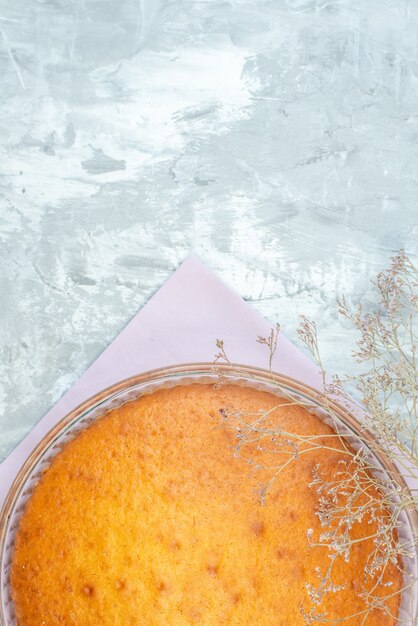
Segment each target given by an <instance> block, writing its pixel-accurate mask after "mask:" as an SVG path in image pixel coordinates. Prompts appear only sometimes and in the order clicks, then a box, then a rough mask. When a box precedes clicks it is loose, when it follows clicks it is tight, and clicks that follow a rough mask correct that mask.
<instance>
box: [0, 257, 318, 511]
mask: <svg viewBox="0 0 418 626" xmlns="http://www.w3.org/2000/svg"><path fill="white" fill-rule="evenodd" d="M271 326H272V324H271V323H270V322H268V321H267V320H265V319H264V318H263V317H262V316H261V315H260V314H259V313H258V312H257V311H256V310H255V309H254V308H253V307H252V306H251V305H250V304H248V303H246V302H244V300H243V299H242V298H241V297H240V296H239V295H238V294H237V293H235V292H234V291H233V290H232V289H230V288H229V287H227V286H226V285H225V284H224V283H223V282H222V281H221V280H220V279H219V278H218V277H217V276H216V275H215V274H213V273H212V272H211V271H210V270H209V269H208V268H207V267H206V266H205V265H204V264H203V263H202V262H201V261H200V260H199V259H198V258H197V257H196V256H195V255H191V256H189V257H188V258H187V259H186V260H185V261H184V262H183V263H182V265H180V267H179V268H178V269H177V270H176V271H175V272H174V274H173V275H172V276H171V277H170V278H169V279H168V280H167V281H166V283H165V284H164V285H163V286H162V287H161V288H160V289H159V290H158V291H157V293H156V294H155V295H154V296H153V297H152V298H151V299H150V300H149V301H148V302H147V304H146V305H145V306H144V307H143V308H142V309H141V310H140V311H139V312H138V313H137V314H136V315H135V317H134V318H133V319H132V320H131V321H130V322H129V323H128V325H127V326H126V327H125V328H124V329H123V330H122V332H121V333H120V334H119V335H118V336H117V337H116V339H115V340H114V341H113V342H112V343H111V344H110V346H109V347H108V348H106V350H105V351H104V352H103V353H102V354H101V355H100V356H99V358H98V359H97V360H96V361H95V362H94V363H93V364H92V365H91V366H90V367H89V368H88V369H87V371H86V372H85V373H84V374H83V376H82V377H81V378H80V379H79V380H78V381H77V382H76V383H75V384H74V385H73V386H72V387H71V389H69V390H68V391H67V393H65V394H64V395H63V397H62V398H61V399H60V400H59V401H58V402H57V403H56V404H55V406H53V407H52V409H50V411H48V413H47V414H46V415H45V416H44V417H43V418H42V419H41V420H40V422H39V423H38V424H37V425H36V426H35V427H34V428H33V430H32V431H31V432H30V433H29V434H28V435H27V436H26V437H25V438H24V439H23V441H21V443H20V444H19V445H18V446H17V447H16V448H15V449H14V450H13V451H12V452H11V454H10V455H9V456H8V457H7V458H6V459H5V460H4V461H3V462H2V463H1V465H0V507H1V505H2V504H3V502H4V499H5V497H6V494H7V492H8V490H9V488H10V486H11V484H12V482H13V480H14V478H15V476H16V474H17V472H18V471H19V468H20V467H21V465H22V464H23V462H24V461H25V459H26V458H27V456H28V455H29V454H30V452H31V451H32V450H33V448H34V447H35V446H36V445H37V444H38V442H39V441H40V440H41V439H42V437H43V436H44V435H45V434H46V433H47V432H48V431H49V430H50V429H51V428H52V427H53V426H54V425H55V424H56V423H57V422H58V421H59V420H60V419H61V418H62V417H64V415H66V414H67V413H68V412H69V411H70V410H72V409H74V408H75V407H76V406H78V405H79V404H80V403H81V402H83V401H84V400H86V399H87V398H89V397H90V396H92V395H93V394H95V393H96V392H98V391H100V390H101V389H104V388H105V387H108V386H109V385H111V384H113V383H115V382H117V381H119V380H122V379H124V378H127V377H129V376H133V375H134V374H139V373H142V372H145V371H147V370H151V369H154V368H157V367H162V366H165V365H174V364H179V363H186V362H199V361H210V362H212V361H213V358H214V354H215V352H216V351H217V349H216V339H218V338H219V339H223V340H224V341H225V345H226V347H227V352H228V356H229V358H230V359H231V361H234V362H236V363H243V364H246V365H254V366H259V367H267V366H268V351H267V349H266V347H265V346H262V345H260V344H258V343H257V342H256V339H257V336H258V335H262V336H265V335H268V333H269V331H270V328H271ZM273 367H274V369H275V370H276V371H278V372H280V373H282V374H287V375H288V376H292V377H294V378H297V379H299V380H301V381H303V382H305V383H307V384H308V385H311V386H314V387H318V386H319V385H320V379H319V375H318V372H317V367H316V365H315V364H314V363H313V362H312V361H311V360H310V359H309V358H308V357H307V356H305V355H304V354H303V353H302V352H301V351H300V350H299V349H298V348H296V347H295V346H294V345H293V344H292V343H291V342H290V341H289V340H288V339H287V338H286V337H285V336H284V335H283V334H280V338H279V343H278V348H277V351H276V354H275V357H274V362H273Z"/></svg>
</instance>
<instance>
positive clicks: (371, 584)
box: [215, 252, 418, 626]
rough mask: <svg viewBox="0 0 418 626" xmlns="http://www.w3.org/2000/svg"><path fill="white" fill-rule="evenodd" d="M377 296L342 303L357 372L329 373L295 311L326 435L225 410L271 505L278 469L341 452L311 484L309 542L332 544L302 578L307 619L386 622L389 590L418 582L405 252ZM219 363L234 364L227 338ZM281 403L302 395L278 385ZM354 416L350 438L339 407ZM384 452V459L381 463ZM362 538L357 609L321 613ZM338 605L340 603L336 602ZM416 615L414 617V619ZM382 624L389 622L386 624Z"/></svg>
mask: <svg viewBox="0 0 418 626" xmlns="http://www.w3.org/2000/svg"><path fill="white" fill-rule="evenodd" d="M372 283H373V285H374V287H375V288H376V291H377V294H378V306H377V308H376V310H373V311H365V310H364V309H363V307H362V305H359V306H358V307H357V309H356V310H355V311H351V310H350V308H349V307H348V305H347V303H346V300H345V299H344V298H342V299H341V300H340V301H339V302H338V310H339V312H340V314H341V315H342V316H343V317H344V318H346V319H347V320H348V321H349V322H351V324H352V325H353V326H354V328H355V329H356V330H357V331H358V333H359V339H358V341H357V345H356V349H355V350H354V352H353V358H354V360H355V363H356V369H357V373H356V375H355V376H344V377H342V376H333V377H332V378H329V377H328V376H327V374H326V371H325V368H324V366H323V363H322V360H321V355H320V350H319V342H318V333H317V328H316V325H315V322H313V321H311V320H309V319H308V318H306V317H305V316H301V324H300V327H299V329H298V336H299V338H300V340H301V341H302V343H303V344H304V345H305V346H306V347H307V349H308V351H309V352H310V354H311V356H312V357H313V359H314V360H315V362H316V363H317V365H318V368H319V371H320V373H321V376H322V385H323V389H322V391H321V392H318V396H317V400H318V403H319V404H320V405H322V406H323V407H325V409H326V413H327V415H328V417H329V418H330V419H331V421H332V424H333V428H334V430H333V432H332V433H331V434H329V435H327V436H324V434H321V435H318V434H315V433H312V434H308V435H306V434H305V435H300V434H297V433H294V432H293V433H292V432H288V431H285V430H283V429H281V428H279V427H278V426H277V424H274V423H272V421H271V420H270V414H271V411H269V412H265V411H260V413H259V414H251V415H250V414H241V413H240V414H238V413H233V412H232V413H226V412H224V413H223V415H222V416H221V418H222V423H223V424H225V425H226V426H228V428H231V429H233V431H234V432H235V435H236V441H237V443H236V446H235V454H236V455H237V456H240V457H241V458H243V459H244V460H245V461H246V462H247V463H248V464H249V465H250V466H251V467H252V469H253V471H254V472H259V473H260V474H261V475H262V476H263V477H264V479H263V480H262V481H260V482H259V495H260V498H261V500H262V502H263V503H264V502H267V497H268V494H269V491H270V490H271V488H272V486H273V485H274V483H275V481H276V480H277V479H278V478H279V476H280V474H281V473H282V472H283V471H284V470H285V469H286V468H288V467H289V465H290V464H292V463H297V462H298V461H299V460H300V459H301V458H303V457H304V455H306V454H308V453H312V451H315V450H329V451H332V452H335V453H338V457H339V460H338V467H336V468H335V471H334V472H333V473H330V472H329V468H328V471H327V468H325V467H321V466H320V464H317V465H316V466H315V468H314V470H313V475H312V480H311V482H310V487H311V489H312V490H314V492H315V493H316V497H317V511H316V514H317V517H318V519H319V522H320V527H321V532H320V533H319V535H318V533H315V532H314V531H313V529H307V542H308V544H309V545H310V546H311V547H322V548H324V549H326V550H328V554H329V566H328V567H327V569H326V571H321V570H320V568H315V572H316V575H317V577H318V583H317V584H316V585H313V584H312V583H311V582H307V583H306V589H307V603H306V605H304V606H303V607H301V615H302V617H303V620H304V622H305V624H308V625H312V624H319V623H320V624H356V625H359V626H363V625H366V624H367V623H368V618H369V617H370V616H371V615H375V614H376V611H377V612H380V614H381V616H382V619H383V616H386V617H388V618H390V619H391V620H392V622H391V623H394V622H399V623H401V619H402V618H401V617H400V616H399V615H395V614H394V611H393V606H394V603H393V601H394V596H395V595H396V594H398V595H401V596H404V595H405V594H406V593H411V592H412V591H413V589H414V587H415V583H416V580H415V578H414V577H413V575H412V573H411V568H410V566H409V564H410V562H411V561H412V559H414V558H416V554H417V550H418V537H416V536H410V535H406V534H405V530H404V525H405V519H406V518H405V516H407V515H408V514H409V513H410V512H416V511H417V510H418V495H417V493H416V492H411V491H410V490H409V489H408V487H407V485H406V483H405V480H404V479H406V480H408V479H414V480H418V380H417V367H416V366H417V363H416V352H417V317H418V316H417V313H418V270H417V268H416V267H415V266H414V265H413V263H412V261H411V260H410V259H409V257H408V256H407V255H406V254H405V253H404V252H400V253H399V254H397V255H396V256H395V257H394V258H393V259H391V263H390V266H389V268H388V269H387V270H385V271H383V272H380V273H379V274H378V276H377V278H376V280H375V281H372ZM279 332H280V327H279V325H276V326H275V327H274V328H272V330H271V332H270V334H269V335H268V336H267V337H258V339H257V341H258V343H261V344H263V345H265V346H266V347H267V349H268V354H269V358H268V364H269V365H268V369H269V371H270V373H271V377H272V382H273V384H276V378H275V376H274V372H273V357H274V354H275V352H276V349H277V344H278V337H279ZM217 347H218V349H219V352H218V354H217V355H216V359H215V361H216V363H219V362H224V363H228V364H229V363H230V361H229V358H228V356H227V353H226V350H225V346H224V343H223V342H222V341H220V340H218V342H217ZM280 393H281V395H282V397H284V398H285V403H286V404H283V402H281V404H280V406H281V407H283V406H287V405H288V406H292V405H301V406H304V407H306V406H307V404H306V400H305V399H304V398H303V397H301V396H298V395H296V394H292V393H289V392H286V390H283V388H280ZM338 406H340V407H344V409H345V410H346V411H348V412H350V413H351V414H352V415H354V416H355V418H356V419H357V421H358V422H360V423H361V424H362V428H361V430H360V431H359V432H357V433H356V437H355V440H353V437H352V436H348V434H347V432H345V431H344V429H342V428H341V420H340V414H339V412H338V410H337V408H336V407H338ZM381 459H385V460H386V461H387V463H386V465H385V467H384V468H382V466H381V465H380V461H379V460H381ZM361 521H363V522H366V524H365V525H363V527H365V528H369V531H368V532H367V535H365V536H358V534H356V533H355V532H354V529H358V527H359V524H358V523H359V522H361ZM360 543H363V544H364V545H367V546H369V545H370V546H372V547H371V548H370V550H369V553H368V555H367V560H366V564H365V567H364V571H363V572H362V574H363V584H362V585H360V586H359V588H357V589H354V590H353V593H355V594H356V595H357V597H359V598H361V600H362V606H363V607H364V608H362V610H361V611H359V612H357V613H355V614H351V615H350V614H349V615H341V617H340V618H339V619H338V620H335V619H334V620H332V619H330V618H329V617H328V616H327V614H326V612H325V611H323V609H322V605H323V601H324V598H326V596H327V595H328V594H330V593H332V594H338V592H339V591H341V589H342V586H341V585H339V584H337V583H336V582H335V580H334V578H333V568H334V564H335V563H336V562H339V561H340V559H343V560H345V561H349V560H350V558H351V556H352V552H353V549H355V547H356V546H357V545H358V544H360ZM389 567H396V568H397V569H398V570H399V571H400V572H401V573H402V577H403V585H402V589H400V590H398V591H392V590H391V584H392V583H391V580H390V579H388V577H387V572H388V570H389ZM342 610H343V608H342ZM416 619H417V617H416V616H415V615H414V616H413V617H412V619H411V621H410V622H408V623H414V624H415V621H414V620H416ZM385 623H386V622H385Z"/></svg>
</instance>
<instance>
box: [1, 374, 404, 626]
mask: <svg viewBox="0 0 418 626" xmlns="http://www.w3.org/2000/svg"><path fill="white" fill-rule="evenodd" d="M260 411H268V412H269V419H270V420H271V423H272V424H275V425H276V426H277V425H279V426H280V428H282V429H283V430H284V431H286V430H291V431H292V432H295V433H300V434H308V433H315V434H316V435H319V436H322V437H324V441H326V437H327V435H329V434H330V433H332V431H331V429H330V428H329V427H328V426H326V425H325V424H324V423H323V422H322V421H321V420H320V419H319V418H318V417H317V416H315V415H313V414H311V413H309V412H307V411H306V410H305V409H304V408H302V407H301V406H289V403H288V401H286V400H284V399H280V398H278V397H277V396H275V395H273V394H269V393H266V392H262V391H259V390H256V389H254V388H251V387H243V386H236V385H230V384H224V385H221V386H214V385H203V384H191V385H184V386H183V385H180V386H177V387H174V388H171V389H164V390H160V391H156V392H154V393H153V394H150V395H144V396H142V397H140V398H139V399H137V400H135V401H131V402H129V403H127V404H125V405H123V406H122V407H120V408H117V409H114V410H112V411H110V412H109V413H107V414H106V415H105V416H104V417H102V418H101V419H99V420H97V421H96V422H95V423H94V424H92V425H91V426H90V427H89V428H87V429H86V430H84V431H83V432H82V433H81V434H79V435H78V436H77V437H76V438H75V439H74V440H73V441H72V442H71V443H69V444H68V445H67V446H66V447H65V448H64V449H63V450H62V451H61V452H60V453H59V454H58V455H57V456H56V458H55V459H54V461H53V462H52V464H51V466H50V467H49V469H48V470H47V471H46V473H45V474H44V475H43V477H42V478H41V480H40V482H39V483H38V485H37V486H36V487H35V490H34V493H33V495H32V496H31V499H30V501H29V503H28V506H27V509H26V511H25V513H24V515H23V517H22V519H21V522H20V526H19V530H18V534H17V538H16V544H15V549H14V554H13V563H12V574H11V582H12V595H13V599H14V604H15V609H16V617H17V624H18V626H35V625H36V626H39V625H42V626H53V625H60V624H65V625H66V626H70V625H71V626H72V625H77V626H91V624H95V626H130V625H132V626H140V625H155V626H160V625H161V626H163V625H164V626H166V625H167V624H170V626H177V625H178V626H182V625H187V624H202V625H204V626H212V625H213V626H215V625H216V626H218V625H219V624H225V625H233V626H244V625H248V626H250V625H254V624H257V625H258V626H273V625H274V626H298V625H302V624H304V618H303V616H302V613H301V609H302V608H303V609H304V610H305V611H306V612H307V613H309V611H310V610H311V608H312V607H313V605H312V602H311V600H310V598H309V595H308V593H307V585H309V584H311V585H314V586H317V585H318V574H317V572H316V570H315V568H318V567H319V568H320V569H321V570H325V569H326V568H327V567H329V562H330V559H329V554H328V551H327V550H326V549H324V548H320V547H312V546H309V542H308V540H307V533H308V529H312V531H313V532H314V533H317V532H320V530H321V528H320V521H319V519H318V516H317V515H316V510H317V506H318V496H317V494H316V493H315V491H314V490H313V489H312V488H311V487H310V483H311V481H312V473H313V470H314V468H315V467H316V466H318V464H319V465H320V466H321V467H322V468H323V471H325V472H328V473H329V474H330V475H332V474H333V473H334V472H335V468H336V466H337V464H338V462H339V460H340V459H341V458H342V456H343V449H342V446H340V447H338V445H335V446H333V448H332V449H327V447H326V446H324V448H321V449H318V448H316V449H314V450H312V451H308V450H306V451H304V453H303V454H301V455H300V458H298V459H297V461H296V462H294V463H289V465H288V466H287V467H286V468H285V469H284V470H283V471H282V472H281V473H280V475H278V476H277V477H276V479H275V480H274V481H273V482H272V485H271V489H270V491H269V493H268V496H267V501H266V503H265V504H264V505H263V504H262V503H261V502H260V500H259V498H258V497H257V494H256V490H257V484H258V481H259V479H260V476H262V475H263V472H264V473H265V472H270V474H271V469H269V468H265V469H259V470H257V469H254V464H252V465H251V464H249V463H246V462H245V461H244V459H243V458H242V457H238V458H237V456H236V455H234V447H235V445H236V442H237V439H236V431H235V430H234V429H233V428H230V427H229V426H228V424H225V420H224V419H223V417H224V416H225V415H230V414H231V413H232V414H234V415H237V414H239V415H241V416H244V417H245V419H257V416H258V415H260ZM270 452H271V451H268V453H269V454H270ZM250 453H251V458H252V460H253V461H254V463H255V465H257V455H260V458H261V455H263V454H265V451H264V452H263V451H261V447H260V446H259V445H257V446H253V449H252V450H250ZM353 533H354V535H356V533H357V535H358V537H364V536H369V535H370V536H372V535H373V522H371V520H368V519H367V518H365V519H364V520H363V521H362V522H359V523H357V525H355V527H354V528H353ZM372 548H373V546H372V539H370V540H369V541H360V542H359V543H358V544H357V545H355V546H354V547H353V549H352V550H351V554H350V559H349V561H348V562H345V561H344V559H342V558H339V559H337V560H336V561H335V562H334V565H333V581H334V583H335V584H337V585H343V586H344V588H343V589H340V590H339V591H338V592H335V593H328V594H325V595H324V597H323V599H322V602H321V604H320V606H319V608H320V610H321V612H325V613H326V614H327V619H328V620H331V623H332V620H334V621H335V620H337V619H340V618H342V617H344V616H345V615H355V614H358V616H357V617H355V618H351V619H350V620H349V621H346V622H345V623H347V624H348V625H349V626H350V625H357V624H358V625H360V624H365V625H366V626H392V625H393V624H395V622H396V619H395V617H394V616H395V615H396V613H397V611H398V599H397V596H396V595H394V596H393V598H392V599H391V600H389V601H388V604H387V606H388V607H389V609H390V611H391V613H392V615H390V614H389V613H387V612H382V611H378V610H374V611H369V612H368V613H367V615H365V613H364V611H365V605H364V602H363V601H362V599H361V598H360V597H359V596H360V594H361V590H362V589H363V586H364V585H366V586H367V584H369V585H370V583H367V581H365V580H364V574H363V572H364V567H365V561H366V559H367V557H368V555H369V554H370V552H371V551H372ZM383 582H389V583H390V585H391V594H393V593H394V591H396V590H399V588H400V586H401V577H400V574H399V573H398V571H397V569H396V567H395V565H393V566H390V567H389V568H388V570H387V571H386V572H385V575H384V580H383ZM382 589H383V587H382ZM377 593H379V588H378V589H377ZM381 593H382V594H387V591H381ZM315 608H316V610H318V607H315Z"/></svg>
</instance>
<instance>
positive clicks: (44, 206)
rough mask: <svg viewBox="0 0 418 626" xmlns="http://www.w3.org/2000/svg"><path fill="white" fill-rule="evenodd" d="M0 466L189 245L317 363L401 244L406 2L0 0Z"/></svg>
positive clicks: (412, 142)
mask: <svg viewBox="0 0 418 626" xmlns="http://www.w3.org/2000/svg"><path fill="white" fill-rule="evenodd" d="M0 150H1V161H0V263H1V268H0V269H1V272H0V285H1V287H0V290H1V291H0V369H1V371H0V405H1V417H0V458H1V457H3V456H4V455H5V454H6V453H7V452H8V451H9V450H10V449H11V447H12V446H13V445H14V444H15V443H17V441H18V440H19V439H20V438H21V437H22V436H23V435H24V433H25V432H26V431H27V430H28V429H29V428H30V426H31V425H32V424H34V423H35V422H36V421H37V420H38V419H39V418H40V417H41V415H42V414H43V413H44V412H45V411H46V410H47V408H48V407H49V406H50V405H51V404H52V403H53V402H54V401H55V400H57V399H58V397H59V396H60V395H61V394H62V393H63V391H65V390H66V389H67V388H68V387H69V386H70V385H71V384H72V382H73V381H75V380H76V379H77V378H78V376H79V375H80V374H81V373H82V372H83V371H84V369H85V368H86V367H87V365H88V364H89V363H91V361H92V360H94V358H95V357H96V356H97V355H98V354H99V353H100V352H101V351H102V350H103V349H104V347H105V346H106V345H107V344H108V343H109V342H110V341H111V340H112V338H113V337H114V336H115V335H116V333H117V332H118V331H119V330H120V329H121V328H122V327H123V326H124V324H125V323H126V322H127V321H128V320H129V319H130V318H131V316H132V315H133V314H134V313H135V312H136V311H137V310H138V308H139V307H140V306H141V305H142V304H144V302H145V301H146V300H147V299H148V298H149V296H150V295H151V294H152V293H153V292H154V291H155V290H156V289H157V288H158V286H159V285H160V284H161V283H162V282H163V281H164V279H165V278H167V277H168V276H169V274H170V273H171V272H172V271H173V270H174V269H175V267H176V266H177V265H178V264H179V262H180V261H181V260H182V259H183V258H184V257H185V255H186V254H187V253H188V252H189V251H190V250H191V249H192V248H193V249H194V250H196V251H197V253H198V254H200V256H201V257H202V259H203V260H204V261H206V262H207V263H208V265H209V266H210V267H211V268H213V269H214V270H216V271H217V272H218V273H219V274H220V275H221V276H222V277H223V278H224V280H225V281H226V282H227V283H229V284H230V285H232V286H234V287H235V288H236V289H237V290H238V291H239V292H241V294H242V295H243V296H244V297H245V298H246V299H249V300H251V301H253V302H254V303H255V305H256V306H257V307H258V309H259V310H260V311H261V312H262V313H264V314H265V315H266V316H268V317H270V318H271V319H272V320H276V319H280V321H281V322H282V324H283V326H284V328H285V331H286V332H287V334H288V336H289V337H290V338H292V339H294V338H295V327H296V324H297V318H298V314H299V313H306V314H308V315H309V316H311V317H313V318H315V319H316V320H317V321H318V324H319V327H320V330H321V339H322V346H323V353H324V356H325V360H326V361H327V362H328V365H329V368H330V369H339V370H344V369H349V368H350V367H351V364H350V361H349V358H348V357H349V349H350V342H351V340H352V338H353V336H352V334H351V333H350V332H349V331H348V329H347V328H345V327H344V325H342V324H341V322H340V321H339V320H338V317H337V314H336V308H335V305H334V302H335V298H336V297H337V296H338V295H339V294H341V293H342V292H345V293H346V294H347V296H348V300H349V301H351V302H353V303H355V302H357V301H359V300H360V299H362V300H363V301H368V300H370V298H371V295H370V290H369V278H370V276H371V275H373V274H374V273H376V272H377V271H378V270H380V269H381V268H382V267H384V266H385V264H386V263H387V260H388V257H389V256H390V255H391V254H392V253H394V252H395V251H396V250H397V249H398V248H400V247H404V248H405V249H406V250H407V251H408V252H409V253H411V254H412V255H416V253H417V238H418V228H417V222H418V220H417V215H418V212H417V211H418V209H417V206H418V205H417V201H416V198H417V192H418V159H417V153H418V3H417V2H414V1H413V0H411V1H410V2H409V1H408V0H315V1H314V0H270V1H268V0H229V1H227V0H225V1H218V0H189V1H186V0H171V1H168V0H0Z"/></svg>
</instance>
